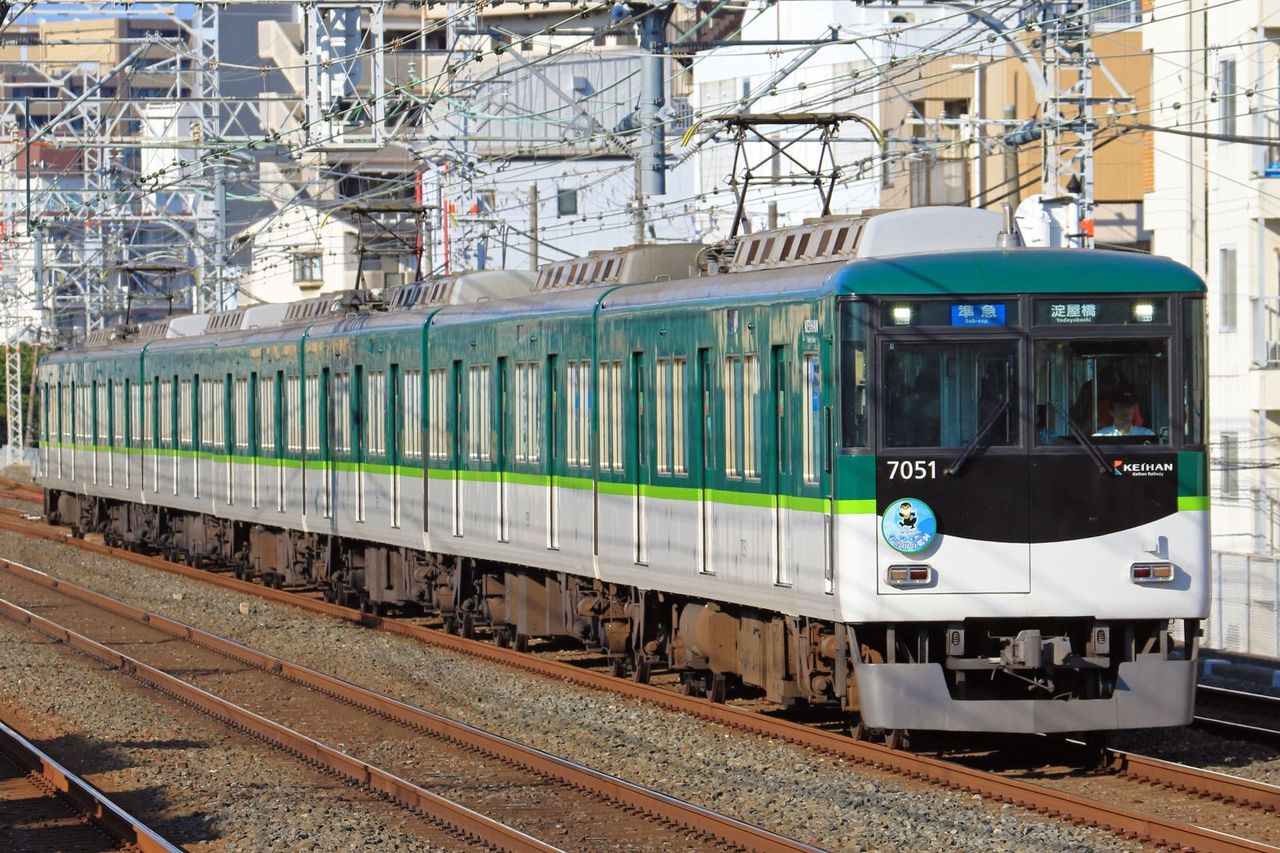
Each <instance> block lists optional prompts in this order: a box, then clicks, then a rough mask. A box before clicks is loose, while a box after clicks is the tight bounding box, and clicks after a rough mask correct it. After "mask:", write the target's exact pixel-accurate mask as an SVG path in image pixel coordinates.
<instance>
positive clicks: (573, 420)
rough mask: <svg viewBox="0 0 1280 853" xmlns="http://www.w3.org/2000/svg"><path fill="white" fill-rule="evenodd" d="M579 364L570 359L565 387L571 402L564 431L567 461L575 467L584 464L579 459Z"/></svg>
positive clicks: (580, 401) (580, 437) (569, 402)
mask: <svg viewBox="0 0 1280 853" xmlns="http://www.w3.org/2000/svg"><path fill="white" fill-rule="evenodd" d="M578 364H579V362H577V361H570V362H569V363H568V364H567V365H566V371H565V372H566V373H567V376H566V377H565V388H566V395H567V397H568V404H569V405H568V415H567V417H566V418H565V431H564V433H565V435H564V443H565V462H566V463H567V464H569V465H573V466H575V467H576V466H579V465H581V464H582V463H581V462H579V461H578V460H579V459H580V458H581V455H580V451H579V448H578V443H579V442H580V441H581V440H582V430H581V429H580V426H579V421H578V413H579V411H580V409H581V406H582V382H581V377H580V375H579V372H578Z"/></svg>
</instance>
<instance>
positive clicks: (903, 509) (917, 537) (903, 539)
mask: <svg viewBox="0 0 1280 853" xmlns="http://www.w3.org/2000/svg"><path fill="white" fill-rule="evenodd" d="M880 534H881V535H882V536H884V541H885V542H887V543H889V547H890V548H892V549H893V550H895V551H901V552H902V553H903V554H915V553H917V552H919V551H923V550H924V549H925V548H928V547H929V545H930V544H932V542H933V539H934V537H935V536H937V535H938V517H937V516H936V515H934V514H933V508H932V507H930V506H929V505H928V504H927V503H925V502H924V501H922V500H920V499H918V498H901V499H899V500H896V501H894V502H893V503H891V504H889V506H888V507H886V508H885V511H884V517H883V518H881V519H880Z"/></svg>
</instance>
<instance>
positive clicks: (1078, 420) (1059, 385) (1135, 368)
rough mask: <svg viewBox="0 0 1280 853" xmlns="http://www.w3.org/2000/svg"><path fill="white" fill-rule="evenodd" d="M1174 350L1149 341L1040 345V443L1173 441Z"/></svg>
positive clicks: (1164, 342) (1161, 342) (1160, 340)
mask: <svg viewBox="0 0 1280 853" xmlns="http://www.w3.org/2000/svg"><path fill="white" fill-rule="evenodd" d="M1168 351H1169V344H1168V341H1167V340H1165V339H1163V338H1154V339H1142V340H1070V341H1040V342H1039V343H1037V344H1036V380H1035V385H1036V388H1035V393H1036V443H1037V444H1040V445H1053V444H1076V443H1078V441H1079V438H1080V436H1081V435H1082V434H1083V435H1085V436H1087V437H1089V438H1091V439H1093V440H1094V441H1096V442H1097V443H1099V444H1168V443H1169V434H1170V428H1169V358H1168Z"/></svg>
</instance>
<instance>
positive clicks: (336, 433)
mask: <svg viewBox="0 0 1280 853" xmlns="http://www.w3.org/2000/svg"><path fill="white" fill-rule="evenodd" d="M350 395H351V375H350V374H349V373H335V374H333V451H334V453H350V452H351V396H350Z"/></svg>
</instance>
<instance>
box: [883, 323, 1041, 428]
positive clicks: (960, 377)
mask: <svg viewBox="0 0 1280 853" xmlns="http://www.w3.org/2000/svg"><path fill="white" fill-rule="evenodd" d="M885 346H886V351H885V367H884V411H885V424H884V446H886V447H963V446H964V445H965V444H967V443H968V442H969V441H970V440H971V439H973V438H974V437H975V436H977V435H978V434H979V433H980V432H985V435H984V436H983V438H984V440H985V441H986V442H987V443H989V444H991V445H993V446H1009V445H1015V444H1017V443H1018V441H1019V439H1018V393H1017V389H1018V376H1017V371H1018V366H1017V363H1018V359H1017V350H1016V344H1015V342H1014V341H994V342H964V343H898V342H892V343H888V344H886V345H885Z"/></svg>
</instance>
